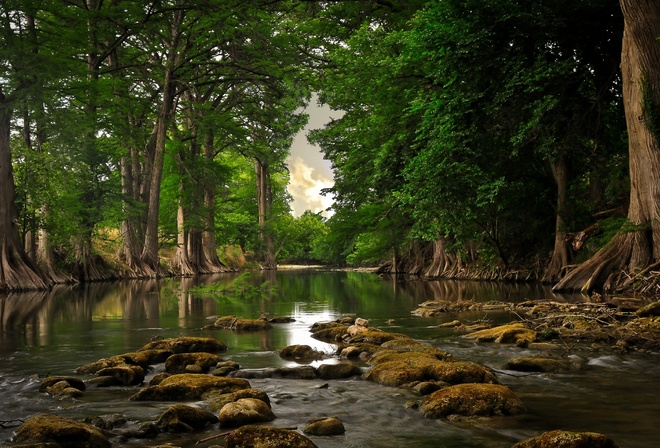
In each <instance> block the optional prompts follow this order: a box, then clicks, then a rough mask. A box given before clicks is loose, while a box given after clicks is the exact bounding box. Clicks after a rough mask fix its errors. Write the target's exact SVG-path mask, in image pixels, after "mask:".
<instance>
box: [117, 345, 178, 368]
mask: <svg viewBox="0 0 660 448" xmlns="http://www.w3.org/2000/svg"><path fill="white" fill-rule="evenodd" d="M172 353H173V352H171V351H170V350H153V349H151V350H142V351H139V352H133V353H124V354H123V355H121V357H122V358H124V361H125V362H126V364H135V365H138V366H140V367H142V368H143V369H146V368H147V367H149V366H150V365H153V364H160V363H163V362H165V360H166V359H167V358H169V357H170V356H171V355H172Z"/></svg>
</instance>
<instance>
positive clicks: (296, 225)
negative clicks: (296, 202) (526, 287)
mask: <svg viewBox="0 0 660 448" xmlns="http://www.w3.org/2000/svg"><path fill="white" fill-rule="evenodd" d="M0 17H2V21H3V23H2V25H1V27H2V32H1V34H0V40H1V42H0V61H1V65H0V256H1V259H0V290H9V291H11V290H26V289H46V288H49V287H51V286H52V285H53V284H55V283H65V282H90V281H100V280H110V279H117V278H155V277H161V276H169V275H177V276H192V275H198V274H205V273H215V272H224V271H228V270H234V269H243V268H246V267H252V268H255V267H257V268H261V269H276V268H277V265H278V263H284V262H292V261H293V262H302V263H323V264H332V265H338V266H346V265H350V266H364V265H370V266H379V271H380V272H386V273H393V274H412V275H417V276H422V277H429V278H441V277H445V278H464V279H489V280H504V281H528V280H535V281H542V282H545V283H548V284H552V285H554V288H555V289H556V290H579V291H584V292H592V291H599V292H603V291H605V292H609V291H619V290H632V291H637V292H641V293H647V294H655V293H657V292H658V288H660V276H659V275H658V274H659V273H660V272H658V271H660V221H659V215H660V179H659V178H658V176H660V147H659V146H658V142H659V141H660V140H659V139H660V134H659V132H660V131H659V130H660V42H659V41H658V38H659V37H660V4H657V2H654V1H652V0H620V2H618V1H615V0H577V1H575V0H573V1H570V2H569V1H565V0H557V1H554V2H530V1H513V0H480V1H474V0H460V1H459V0H433V1H428V0H427V1H424V0H409V1H389V0H370V1H355V0H334V1H332V0H331V1H312V0H299V1H293V0H281V1H280V0H255V1H248V2H246V1H235V0H185V1H184V0H149V1H147V0H145V1H131V0H39V1H36V0H2V1H1V2H0ZM316 97H318V99H319V101H320V102H321V103H322V104H325V105H328V106H329V107H331V108H332V109H333V110H336V111H341V113H342V115H341V117H340V118H336V119H333V120H332V121H330V122H329V123H328V124H327V125H326V126H325V127H324V128H322V129H316V130H314V131H312V132H311V133H310V135H309V137H308V138H309V140H310V142H312V143H314V144H316V145H318V146H319V147H320V148H321V150H322V152H323V154H324V156H325V158H326V159H327V160H329V161H330V162H331V163H332V168H333V172H334V180H335V183H334V186H333V187H332V188H330V189H328V191H326V194H331V195H332V196H333V198H334V205H333V207H332V210H331V214H330V217H329V218H326V217H325V216H324V215H322V214H319V213H313V212H311V211H308V212H306V213H304V214H303V215H302V216H299V217H294V216H292V214H291V208H290V206H289V203H290V201H291V197H290V195H289V194H288V192H287V184H288V182H289V172H288V169H287V166H286V162H285V160H286V157H287V155H288V154H289V149H290V147H291V143H292V140H293V137H294V136H295V135H296V134H297V133H299V132H300V131H301V130H302V129H303V127H304V126H305V124H306V123H307V116H306V114H305V106H306V105H308V104H309V103H310V101H313V98H316Z"/></svg>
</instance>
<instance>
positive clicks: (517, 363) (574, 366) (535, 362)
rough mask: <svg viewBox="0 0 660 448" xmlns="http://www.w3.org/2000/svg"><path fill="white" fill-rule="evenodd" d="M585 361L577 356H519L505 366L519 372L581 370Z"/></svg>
mask: <svg viewBox="0 0 660 448" xmlns="http://www.w3.org/2000/svg"><path fill="white" fill-rule="evenodd" d="M582 366H583V362H582V361H581V360H580V359H579V358H576V357H571V358H557V357H550V356H519V357H517V358H512V359H510V360H508V361H507V363H506V364H505V366H504V368H505V369H508V370H517V371H519V372H544V373H558V372H570V371H575V370H580V369H581V368H582Z"/></svg>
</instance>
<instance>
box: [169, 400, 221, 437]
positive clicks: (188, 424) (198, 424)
mask: <svg viewBox="0 0 660 448" xmlns="http://www.w3.org/2000/svg"><path fill="white" fill-rule="evenodd" d="M217 422H218V417H216V416H215V414H213V413H212V412H209V411H205V410H203V409H199V408H195V407H192V406H187V405H185V404H176V405H174V406H171V407H169V408H168V409H167V410H166V411H165V412H164V413H163V414H162V415H161V416H160V418H159V419H158V423H157V424H158V427H159V428H160V430H161V431H163V432H188V431H193V430H195V429H202V428H204V427H205V426H206V425H209V424H212V423H217Z"/></svg>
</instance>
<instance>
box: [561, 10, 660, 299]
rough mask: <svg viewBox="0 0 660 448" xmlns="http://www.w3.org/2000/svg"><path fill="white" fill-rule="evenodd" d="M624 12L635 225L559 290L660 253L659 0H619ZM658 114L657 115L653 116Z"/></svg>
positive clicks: (602, 280) (600, 283)
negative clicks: (659, 140) (659, 139)
mask: <svg viewBox="0 0 660 448" xmlns="http://www.w3.org/2000/svg"><path fill="white" fill-rule="evenodd" d="M620 4H621V10H622V11H623V17H624V32H623V46H622V51H621V74H622V79H623V101H624V107H625V111H626V124H627V127H628V151H629V158H630V208H629V209H628V220H629V221H630V224H632V227H633V228H632V229H622V230H621V232H620V233H619V234H618V235H617V236H615V237H614V239H613V241H612V242H611V243H610V244H609V245H608V246H607V247H605V248H603V249H601V250H600V251H598V252H597V253H596V254H595V255H594V256H593V257H592V258H591V259H590V260H588V261H587V262H585V263H583V264H582V265H580V266H579V267H577V268H576V269H575V270H573V271H572V272H570V273H569V274H568V275H567V276H566V277H564V279H563V280H562V281H560V282H559V283H558V284H557V285H555V287H554V289H555V290H581V291H584V292H588V291H591V290H598V289H602V288H606V287H608V286H610V287H611V286H612V285H613V284H614V282H615V280H616V278H615V277H617V276H618V275H620V270H622V269H624V268H626V267H627V268H628V269H630V270H637V269H641V268H643V267H644V266H646V265H648V264H649V263H651V262H652V261H654V260H658V259H659V258H660V219H659V218H660V147H659V146H658V137H659V135H658V133H659V132H660V126H658V125H659V123H658V120H657V118H656V117H657V116H658V115H657V114H658V112H659V111H660V43H659V42H658V36H660V2H657V1H655V0H620ZM654 118H655V120H654Z"/></svg>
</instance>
